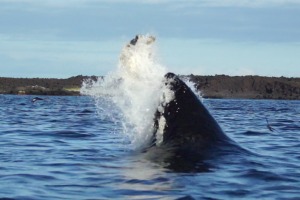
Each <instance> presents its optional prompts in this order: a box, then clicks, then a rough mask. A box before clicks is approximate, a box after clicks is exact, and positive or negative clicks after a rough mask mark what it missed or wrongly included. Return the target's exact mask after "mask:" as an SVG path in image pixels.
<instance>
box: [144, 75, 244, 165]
mask: <svg viewBox="0 0 300 200" xmlns="http://www.w3.org/2000/svg"><path fill="white" fill-rule="evenodd" d="M163 82H164V87H165V88H166V89H167V90H166V92H165V93H163V94H162V97H163V98H162V99H163V100H162V101H161V102H160V105H159V106H158V109H157V111H156V113H155V116H154V123H153V127H154V128H153V139H152V142H151V145H150V148H149V149H151V148H152V149H153V148H155V150H150V152H151V151H152V152H155V153H153V154H158V153H157V152H159V154H162V153H161V152H163V154H165V157H164V158H166V160H167V162H169V164H171V165H172V167H173V168H174V167H175V168H178V167H179V168H180V169H181V167H182V165H180V166H179V165H178V164H179V163H185V164H186V163H189V164H190V165H191V166H193V167H194V166H195V163H199V161H202V160H205V159H206V158H208V157H212V155H215V154H216V153H217V152H218V153H219V154H220V153H223V154H226V153H229V151H234V150H237V149H239V150H242V148H240V147H239V146H238V144H237V143H236V142H235V141H233V140H232V139H230V138H229V137H228V136H227V135H226V134H225V133H224V132H223V130H222V128H221V127H220V125H219V124H218V123H217V121H216V120H215V119H214V117H213V116H212V115H211V114H210V112H209V111H208V109H207V108H206V107H205V106H204V105H203V103H202V102H201V101H200V99H199V98H198V97H197V96H196V94H195V93H194V92H193V91H192V90H191V88H190V87H188V86H187V84H186V83H185V82H184V81H183V80H181V79H180V78H179V76H177V75H175V74H174V73H171V72H169V73H167V74H166V75H165V77H164V81H163ZM166 93H169V94H166ZM170 94H171V96H172V97H171V98H169V100H167V101H166V100H165V99H167V98H168V97H167V96H168V95H170ZM157 149H160V151H158V150H157ZM174 158H176V159H174ZM166 160H164V161H166ZM186 161H188V162H186ZM191 163H192V164H191ZM185 167H186V166H185ZM205 169H207V168H205Z"/></svg>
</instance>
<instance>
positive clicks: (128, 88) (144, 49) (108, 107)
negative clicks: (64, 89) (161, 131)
mask: <svg viewBox="0 0 300 200" xmlns="http://www.w3.org/2000/svg"><path fill="white" fill-rule="evenodd" d="M154 43H155V38H154V37H153V36H150V35H145V36H142V35H139V36H137V37H136V38H135V39H133V40H131V42H130V43H129V44H127V45H126V46H125V47H124V48H123V49H122V51H121V54H120V59H119V65H118V68H117V69H116V70H115V71H113V72H111V73H109V74H108V75H107V76H105V78H98V80H86V81H84V82H83V85H82V88H81V93H82V94H84V95H90V96H92V97H93V98H94V99H95V102H96V106H97V109H98V114H99V116H100V117H101V118H102V119H110V120H112V121H114V122H115V123H116V124H119V125H121V126H122V132H123V134H124V136H125V137H126V138H127V139H128V140H129V142H130V143H131V147H132V148H134V149H136V148H139V147H142V146H144V145H145V144H147V143H149V141H150V139H151V137H152V134H153V118H154V115H155V112H156V110H157V108H158V106H159V105H160V104H161V97H162V94H163V93H165V92H164V84H163V79H164V75H165V74H166V72H167V71H166V68H165V67H164V66H162V65H161V64H159V63H158V62H157V61H156V58H155V45H154Z"/></svg>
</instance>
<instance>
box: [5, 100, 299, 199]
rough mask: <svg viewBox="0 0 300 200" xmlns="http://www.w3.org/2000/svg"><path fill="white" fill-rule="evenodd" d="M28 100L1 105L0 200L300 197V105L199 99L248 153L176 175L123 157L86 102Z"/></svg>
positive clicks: (115, 134) (108, 126) (108, 124)
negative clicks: (34, 101)
mask: <svg viewBox="0 0 300 200" xmlns="http://www.w3.org/2000/svg"><path fill="white" fill-rule="evenodd" d="M31 98H32V96H8V95H1V96H0V199H1V198H11V199H178V198H182V197H186V199H188V198H190V199H241V198H244V199H299V198H300V101H273V100H272V101H271V100H208V99H206V100H204V104H205V105H206V106H207V108H208V109H209V110H210V112H211V113H212V115H213V116H214V117H215V118H216V119H217V121H218V122H219V124H220V125H221V126H222V128H223V130H224V132H225V133H226V134H227V135H228V136H229V137H231V138H232V139H234V140H235V141H236V142H237V143H238V144H239V145H240V146H241V147H243V148H246V149H248V150H249V153H243V154H238V153H236V154H235V153H232V154H231V153H228V155H226V154H225V155H223V156H220V157H217V158H214V159H212V160H209V161H207V162H209V164H210V165H209V166H210V167H209V170H206V171H190V172H189V171H181V172H178V171H174V170H172V169H168V168H165V167H164V166H161V165H160V164H158V163H155V162H151V160H148V159H146V158H145V157H144V155H143V154H142V153H139V152H132V151H131V150H129V149H128V148H127V145H126V143H125V142H124V138H123V136H122V135H121V134H120V133H121V131H120V129H121V127H119V126H118V125H117V124H116V123H113V122H112V121H110V120H109V119H106V120H101V119H100V118H99V117H98V115H97V110H96V107H95V104H94V102H93V100H91V99H90V98H89V97H45V98H46V99H45V100H44V101H39V102H36V103H34V104H33V103H31ZM266 118H267V119H268V121H269V124H270V125H271V126H272V128H274V129H275V130H274V131H273V132H272V131H270V130H269V129H268V127H267V122H266Z"/></svg>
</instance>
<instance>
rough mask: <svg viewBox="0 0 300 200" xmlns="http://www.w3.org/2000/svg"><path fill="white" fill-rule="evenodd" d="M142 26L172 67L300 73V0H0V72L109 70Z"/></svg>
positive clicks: (32, 74)
mask: <svg viewBox="0 0 300 200" xmlns="http://www.w3.org/2000/svg"><path fill="white" fill-rule="evenodd" d="M145 33H150V34H153V35H155V36H156V37H157V41H158V49H159V50H158V51H159V53H158V56H159V60H160V62H161V64H162V65H164V66H166V67H167V69H168V70H169V71H171V72H175V73H177V74H197V75H215V74H226V75H261V76H287V77H300V0H0V77H49V78H50V77H54V78H67V77H70V76H76V75H99V76H100V75H106V74H107V73H108V72H110V71H114V70H115V68H116V67H117V64H118V57H119V53H120V51H121V48H122V47H123V46H124V45H125V44H126V43H127V42H128V41H129V40H131V38H133V37H134V36H135V35H136V34H145Z"/></svg>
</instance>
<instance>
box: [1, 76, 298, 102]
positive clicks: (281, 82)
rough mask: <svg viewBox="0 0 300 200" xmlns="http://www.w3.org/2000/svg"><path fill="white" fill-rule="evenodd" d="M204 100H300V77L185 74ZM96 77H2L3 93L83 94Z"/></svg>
mask: <svg viewBox="0 0 300 200" xmlns="http://www.w3.org/2000/svg"><path fill="white" fill-rule="evenodd" d="M181 77H183V78H187V79H189V80H190V81H192V82H193V83H194V84H195V88H196V89H197V90H198V91H200V92H201V95H202V96H203V97H204V98H217V99H286V100H300V78H286V77H263V76H226V75H215V76H198V75H192V74H191V75H185V76H181ZM89 78H91V79H93V80H96V79H97V77H96V76H81V75H80V76H75V77H70V78H67V79H57V78H5V77H0V94H15V95H67V96H78V95H80V88H81V85H82V82H83V80H84V79H89Z"/></svg>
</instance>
